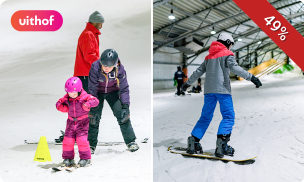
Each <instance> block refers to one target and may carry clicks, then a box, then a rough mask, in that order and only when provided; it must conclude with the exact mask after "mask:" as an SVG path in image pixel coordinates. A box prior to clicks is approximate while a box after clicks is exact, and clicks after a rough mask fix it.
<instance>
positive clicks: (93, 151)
mask: <svg viewBox="0 0 304 182" xmlns="http://www.w3.org/2000/svg"><path fill="white" fill-rule="evenodd" d="M95 149H96V147H92V146H90V150H91V154H94V153H95Z"/></svg>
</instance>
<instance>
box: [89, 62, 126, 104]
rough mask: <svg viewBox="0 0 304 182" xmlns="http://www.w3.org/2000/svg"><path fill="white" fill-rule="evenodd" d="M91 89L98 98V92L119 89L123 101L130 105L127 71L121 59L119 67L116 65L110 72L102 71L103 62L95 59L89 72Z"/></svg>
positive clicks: (91, 92)
mask: <svg viewBox="0 0 304 182" xmlns="http://www.w3.org/2000/svg"><path fill="white" fill-rule="evenodd" d="M116 69H117V70H116ZM116 74H117V75H116ZM117 80H118V81H119V85H118V84H117ZM89 91H90V94H92V95H93V96H94V97H96V98H98V93H102V94H103V93H110V92H114V91H119V93H120V100H121V103H122V104H128V105H130V94H129V84H128V81H127V73H126V71H125V69H124V66H123V65H122V64H121V63H120V60H119V61H118V64H117V67H116V68H115V67H114V69H113V70H112V71H111V72H109V73H108V74H106V73H104V72H102V73H101V64H100V62H99V60H97V61H95V62H94V63H93V64H92V66H91V69H90V73H89Z"/></svg>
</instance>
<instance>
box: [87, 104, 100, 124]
mask: <svg viewBox="0 0 304 182" xmlns="http://www.w3.org/2000/svg"><path fill="white" fill-rule="evenodd" d="M97 110H98V106H97V107H93V108H91V110H90V112H89V119H90V124H93V125H95V124H96V121H97V120H98V113H97Z"/></svg>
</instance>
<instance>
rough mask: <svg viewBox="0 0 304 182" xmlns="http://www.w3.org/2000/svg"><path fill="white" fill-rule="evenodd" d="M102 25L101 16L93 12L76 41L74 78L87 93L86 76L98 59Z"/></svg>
mask: <svg viewBox="0 0 304 182" xmlns="http://www.w3.org/2000/svg"><path fill="white" fill-rule="evenodd" d="M103 23H104V18H103V16H102V15H101V14H100V13H99V12H98V11H95V12H94V13H92V14H91V15H90V17H89V22H88V23H87V26H86V28H85V29H84V30H83V32H82V33H81V34H80V36H79V39H78V45H77V51H76V60H75V66H74V76H77V77H79V78H80V80H81V81H82V84H83V89H84V90H85V91H86V92H87V93H89V90H88V76H89V71H90V69H91V64H92V63H93V62H94V61H96V60H98V59H99V38H98V36H99V35H100V34H101V33H100V31H99V29H101V28H102V24H103Z"/></svg>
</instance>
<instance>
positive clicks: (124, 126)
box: [88, 91, 136, 147]
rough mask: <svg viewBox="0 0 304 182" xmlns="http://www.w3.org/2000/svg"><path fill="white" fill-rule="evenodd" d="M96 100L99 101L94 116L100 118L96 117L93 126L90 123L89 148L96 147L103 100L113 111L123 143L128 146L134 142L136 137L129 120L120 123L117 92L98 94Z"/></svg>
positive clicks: (119, 103) (119, 106)
mask: <svg viewBox="0 0 304 182" xmlns="http://www.w3.org/2000/svg"><path fill="white" fill-rule="evenodd" d="M98 100H99V105H98V106H97V108H96V109H95V112H96V113H95V114H97V115H98V116H100V117H98V119H97V121H96V122H95V124H92V123H90V126H89V133H88V141H89V142H90V146H92V147H96V145H97V142H98V132H99V123H100V119H101V115H102V109H103V103H104V100H106V101H107V102H108V104H109V105H110V107H111V109H112V111H113V114H114V116H115V117H116V118H117V121H118V124H119V126H120V131H121V133H122V136H123V138H124V141H125V143H126V144H129V143H130V142H133V141H135V139H136V136H135V133H134V131H133V128H132V125H131V121H130V119H129V120H128V121H127V122H125V123H121V119H122V118H121V111H122V104H121V101H120V99H119V94H118V91H114V92H110V93H105V94H98ZM105 122H108V121H105Z"/></svg>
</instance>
